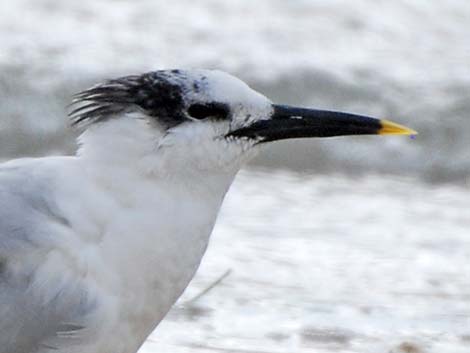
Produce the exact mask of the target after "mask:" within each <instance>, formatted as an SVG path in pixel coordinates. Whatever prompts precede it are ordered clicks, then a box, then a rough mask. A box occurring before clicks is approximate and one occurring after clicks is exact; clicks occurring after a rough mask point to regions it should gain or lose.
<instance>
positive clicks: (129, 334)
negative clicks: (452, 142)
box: [0, 70, 409, 353]
mask: <svg viewBox="0 0 470 353" xmlns="http://www.w3.org/2000/svg"><path fill="white" fill-rule="evenodd" d="M77 102H78V103H79V104H81V105H80V106H79V108H77V109H76V110H75V111H74V113H72V115H73V118H74V121H75V123H77V124H78V125H83V126H84V127H85V130H84V132H83V133H82V134H81V136H80V138H79V145H80V147H79V150H78V152H77V155H76V156H67V157H65V156H64V157H46V158H37V159H20V160H14V161H10V162H7V163H4V164H3V165H1V167H0V352H1V353H49V352H55V353H79V352H80V353H134V352H136V351H137V350H138V348H139V347H140V346H141V345H142V343H143V342H144V341H145V339H146V337H147V336H148V335H149V334H150V333H151V331H152V330H153V329H154V328H155V327H156V325H157V324H158V323H159V322H160V321H161V320H162V319H163V317H164V316H165V314H166V313H167V312H168V310H169V309H170V307H171V306H172V305H173V303H174V302H175V301H176V300H177V298H178V297H179V296H180V294H181V293H182V291H183V290H184V289H185V288H186V286H187V285H188V283H189V281H190V280H191V278H192V277H193V275H194V273H195V271H196V269H197V267H198V265H199V263H200V261H201V258H202V256H203V254H204V251H205V249H206V247H207V244H208V240H209V236H210V233H211V231H212V228H213V226H214V223H215V220H216V217H217V213H218V211H219V208H220V206H221V203H222V201H223V198H224V195H225V193H226V192H227V190H228V188H229V186H230V184H231V183H232V181H233V179H234V177H235V175H236V173H237V171H238V170H239V169H240V167H241V165H242V164H243V162H245V161H246V160H247V159H249V158H251V157H252V156H253V155H254V154H255V153H256V151H257V150H258V146H260V144H261V143H262V142H263V141H264V139H266V140H267V141H271V140H274V139H282V138H289V137H305V136H316V134H318V131H319V129H320V130H321V129H323V128H322V127H321V126H320V127H319V126H318V120H315V119H312V117H310V116H307V115H308V114H307V113H308V112H307V110H299V109H297V110H295V111H294V112H293V114H292V119H289V117H288V116H287V115H288V114H287V113H286V111H287V110H286V109H287V108H286V107H281V106H275V105H273V104H272V103H271V102H270V101H269V100H268V99H266V98H265V97H264V96H262V95H260V94H259V93H257V92H255V91H253V90H251V89H250V88H249V87H248V86H247V85H245V84H244V83H243V82H241V81H239V80H238V79H236V78H234V77H232V76H230V75H227V74H224V73H221V72H218V71H205V70H193V71H180V70H173V71H157V72H154V73H149V74H144V75H141V76H128V77H124V78H121V79H117V80H110V81H107V82H106V83H104V84H102V85H99V86H96V87H94V88H91V89H90V90H87V91H84V92H83V93H81V94H79V95H78V96H77ZM276 112H278V113H276ZM276 114H278V117H277V115H276ZM286 114H287V115H286ZM299 114H304V115H305V121H306V124H307V125H306V126H303V129H307V130H308V129H310V130H308V131H307V132H306V134H304V133H303V134H302V136H299V125H298V124H299V123H298V122H299V120H300V121H301V120H302V116H301V117H300V119H299ZM309 114H311V113H309ZM315 114H316V113H315ZM322 114H325V113H324V112H323V113H322ZM328 114H329V115H328V119H330V117H329V116H330V115H331V116H335V117H337V116H338V115H340V113H331V112H330V113H328ZM322 117H323V115H321V116H320V118H321V119H323V118H324V117H323V118H322ZM356 117H357V116H356ZM347 118H348V119H351V116H348V117H347ZM358 118H360V119H363V120H360V121H361V124H364V125H367V124H369V125H370V126H369V125H368V126H369V127H368V128H369V130H370V131H369V130H367V131H365V130H364V131H365V132H364V131H362V130H361V133H377V131H379V128H381V125H380V123H378V120H374V119H370V118H363V117H358ZM275 119H277V120H276V121H275V124H274V125H273V126H274V127H272V126H271V125H269V126H267V124H271V123H269V122H270V121H274V120H275ZM364 119H368V120H364ZM294 121H295V122H294ZM309 121H314V124H313V125H312V126H310V127H309V125H308V124H310V123H309ZM328 121H329V120H328ZM348 121H349V120H348ZM372 123H373V124H375V125H374V126H372V125H373V124H372ZM279 124H281V125H282V126H280V125H279ZM286 124H294V125H286ZM335 124H336V125H334V126H337V124H338V121H335ZM371 124H372V125H371ZM377 124H378V125H377ZM355 128H356V127H354V129H355ZM373 129H375V130H373ZM372 130H373V131H372ZM325 131H327V132H328V134H329V135H325V133H326V132H322V133H321V134H319V135H318V136H331V129H330V130H325ZM408 132H409V130H408ZM289 134H291V136H290V135H289ZM340 134H345V131H344V130H341V131H340ZM117 338H118V339H117Z"/></svg>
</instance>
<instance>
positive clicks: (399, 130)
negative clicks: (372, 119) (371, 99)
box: [378, 119, 418, 135]
mask: <svg viewBox="0 0 470 353" xmlns="http://www.w3.org/2000/svg"><path fill="white" fill-rule="evenodd" d="M380 125H381V126H382V127H381V128H380V130H379V132H378V134H379V135H418V132H417V131H415V130H413V129H410V128H407V127H406V126H403V125H400V124H397V123H394V122H393V121H390V120H385V119H382V120H380Z"/></svg>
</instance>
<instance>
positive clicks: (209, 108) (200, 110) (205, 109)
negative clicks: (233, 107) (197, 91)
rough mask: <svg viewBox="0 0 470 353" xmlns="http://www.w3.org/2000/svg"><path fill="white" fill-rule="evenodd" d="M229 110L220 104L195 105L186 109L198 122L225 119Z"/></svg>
mask: <svg viewBox="0 0 470 353" xmlns="http://www.w3.org/2000/svg"><path fill="white" fill-rule="evenodd" d="M228 112H229V109H228V107H227V106H226V105H225V104H221V103H205V104H201V103H195V104H193V105H191V106H190V107H189V108H188V114H189V115H190V116H191V117H192V118H194V119H198V120H202V119H206V118H215V119H226V118H227V116H228Z"/></svg>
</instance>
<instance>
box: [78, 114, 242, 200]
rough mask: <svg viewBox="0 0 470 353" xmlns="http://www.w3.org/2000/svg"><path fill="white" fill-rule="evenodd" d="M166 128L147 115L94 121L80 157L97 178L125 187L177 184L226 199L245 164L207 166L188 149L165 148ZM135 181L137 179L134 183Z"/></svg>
mask: <svg viewBox="0 0 470 353" xmlns="http://www.w3.org/2000/svg"><path fill="white" fill-rule="evenodd" d="M163 136H164V133H163V132H161V131H159V130H158V129H157V128H155V127H154V126H152V127H150V126H149V122H148V120H147V119H138V118H135V117H121V118H116V119H113V120H111V119H110V120H108V121H104V122H102V123H98V124H95V125H92V126H90V127H89V128H88V129H87V130H86V131H85V132H84V133H83V134H82V135H81V136H80V137H79V150H78V152H77V155H78V157H79V158H80V159H81V160H82V162H83V164H84V167H85V168H86V169H87V170H88V173H89V174H92V175H93V176H94V178H97V179H101V180H103V181H105V182H106V184H108V185H115V187H116V189H120V190H121V192H124V191H125V190H123V187H124V186H125V185H129V186H130V187H134V188H135V186H136V185H137V184H142V183H145V184H146V185H147V184H148V185H151V184H159V185H166V184H170V185H177V186H178V187H180V188H181V189H187V190H188V191H190V192H191V193H200V194H205V195H206V197H207V196H208V195H213V196H214V197H215V198H216V199H217V200H218V201H219V200H220V202H221V201H222V199H223V197H224V195H225V193H226V192H227V190H228V188H229V187H230V184H231V183H232V181H233V179H234V177H235V175H236V173H237V172H238V170H239V165H234V166H233V167H229V168H218V169H212V170H207V169H204V168H202V169H201V168H200V163H198V162H197V161H196V162H195V161H192V160H188V158H189V157H188V155H187V153H186V152H187V151H185V150H183V149H178V148H165V147H164V148H160V147H159V141H160V140H161V139H162V138H163ZM132 184H134V185H132Z"/></svg>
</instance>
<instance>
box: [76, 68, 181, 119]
mask: <svg viewBox="0 0 470 353" xmlns="http://www.w3.org/2000/svg"><path fill="white" fill-rule="evenodd" d="M179 75H181V74H180V73H179V72H176V71H175V70H173V71H171V76H170V75H169V73H168V72H167V71H154V72H149V73H145V74H142V75H131V76H124V77H120V78H117V79H112V80H107V81H106V82H104V83H102V84H99V85H96V86H94V87H91V88H89V89H87V90H85V91H83V92H80V93H78V94H76V95H75V96H74V99H73V101H72V105H77V107H76V108H75V109H73V110H72V111H71V112H70V114H69V116H70V117H71V119H72V125H78V124H82V123H87V124H89V123H95V122H100V121H103V120H105V119H108V118H110V117H112V116H115V115H116V114H120V113H125V112H129V111H134V110H143V111H144V112H145V113H146V114H147V115H149V116H151V117H155V118H158V121H159V122H161V123H162V124H164V125H165V127H167V128H168V127H172V126H175V125H178V124H180V123H181V122H183V121H184V120H185V119H186V116H185V114H184V113H183V111H184V106H185V102H184V98H183V97H184V93H185V92H184V85H183V84H181V82H182V79H183V78H182V77H179Z"/></svg>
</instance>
